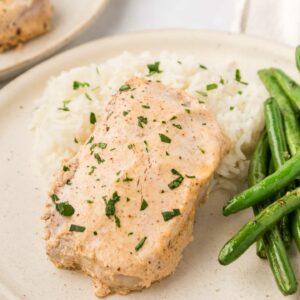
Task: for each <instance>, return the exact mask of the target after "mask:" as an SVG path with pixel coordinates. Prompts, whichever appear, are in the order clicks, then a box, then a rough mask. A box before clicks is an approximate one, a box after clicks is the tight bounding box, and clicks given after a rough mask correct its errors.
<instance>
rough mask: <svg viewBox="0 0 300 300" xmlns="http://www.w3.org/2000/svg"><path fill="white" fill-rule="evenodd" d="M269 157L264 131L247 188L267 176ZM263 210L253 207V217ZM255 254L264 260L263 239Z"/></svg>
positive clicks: (254, 154) (258, 243)
mask: <svg viewBox="0 0 300 300" xmlns="http://www.w3.org/2000/svg"><path fill="white" fill-rule="evenodd" d="M269 157H270V148H269V143H268V136H267V132H266V131H265V130H264V131H263V132H262V134H261V136H260V138H259V140H258V143H257V145H256V147H255V150H254V152H253V155H252V158H251V161H250V166H249V172H248V186H249V187H251V186H253V185H255V184H257V183H258V182H260V181H261V180H263V179H264V178H265V177H266V175H267V174H268V161H269ZM262 209H263V207H262V205H261V204H257V205H254V206H253V213H254V216H256V215H258V213H259V212H260V211H261V210H262ZM256 254H257V256H259V257H260V258H266V257H267V254H266V250H265V247H264V245H263V239H262V238H260V239H258V240H257V241H256Z"/></svg>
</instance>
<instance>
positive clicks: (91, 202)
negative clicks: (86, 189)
mask: <svg viewBox="0 0 300 300" xmlns="http://www.w3.org/2000/svg"><path fill="white" fill-rule="evenodd" d="M86 202H87V203H88V204H93V203H94V201H93V200H86Z"/></svg>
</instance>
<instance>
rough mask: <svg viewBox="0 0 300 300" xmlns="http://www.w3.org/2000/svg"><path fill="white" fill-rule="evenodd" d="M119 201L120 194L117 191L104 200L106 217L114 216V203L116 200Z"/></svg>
mask: <svg viewBox="0 0 300 300" xmlns="http://www.w3.org/2000/svg"><path fill="white" fill-rule="evenodd" d="M119 201H120V196H119V195H118V193H117V192H114V193H113V195H112V197H111V199H109V200H108V201H107V202H106V201H105V204H106V207H105V215H106V216H107V217H110V216H114V215H115V212H116V208H115V205H116V203H117V202H119Z"/></svg>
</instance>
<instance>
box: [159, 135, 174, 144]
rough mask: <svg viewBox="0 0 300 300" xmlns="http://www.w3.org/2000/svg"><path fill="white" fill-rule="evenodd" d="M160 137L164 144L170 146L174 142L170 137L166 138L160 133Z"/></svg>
mask: <svg viewBox="0 0 300 300" xmlns="http://www.w3.org/2000/svg"><path fill="white" fill-rule="evenodd" d="M159 137H160V141H161V142H163V143H167V144H170V143H171V141H172V140H171V139H170V138H169V137H168V136H166V135H164V134H162V133H159Z"/></svg>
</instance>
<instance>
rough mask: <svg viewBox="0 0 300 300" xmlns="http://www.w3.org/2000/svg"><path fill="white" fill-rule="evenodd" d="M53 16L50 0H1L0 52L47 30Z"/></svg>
mask: <svg viewBox="0 0 300 300" xmlns="http://www.w3.org/2000/svg"><path fill="white" fill-rule="evenodd" d="M51 16H52V7H51V3H50V0H2V1H0V52H3V51H5V50H7V49H10V48H12V47H15V46H18V45H19V44H22V43H25V42H26V41H29V40H31V39H33V38H34V37H37V36H39V35H41V34H43V33H45V32H47V31H48V30H49V29H50V22H51Z"/></svg>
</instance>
